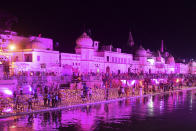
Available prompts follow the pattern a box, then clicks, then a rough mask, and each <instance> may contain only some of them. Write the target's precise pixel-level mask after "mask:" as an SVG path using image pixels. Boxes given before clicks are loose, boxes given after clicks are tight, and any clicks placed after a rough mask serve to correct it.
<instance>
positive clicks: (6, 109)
mask: <svg viewBox="0 0 196 131" xmlns="http://www.w3.org/2000/svg"><path fill="white" fill-rule="evenodd" d="M11 111H12V109H11V108H5V109H3V112H11Z"/></svg>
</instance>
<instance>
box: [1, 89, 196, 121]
mask: <svg viewBox="0 0 196 131" xmlns="http://www.w3.org/2000/svg"><path fill="white" fill-rule="evenodd" d="M193 89H196V87H190V88H184V89H177V90H174V91H166V92H161V93H153V94H147V95H141V96H140V95H138V96H131V97H123V98H115V99H110V100H103V101H99V102H92V103H84V104H76V105H70V106H61V107H56V108H47V109H40V110H34V111H29V112H28V111H27V112H21V113H10V114H5V115H1V116H0V118H5V117H11V116H19V115H28V114H33V113H42V112H48V111H55V110H65V109H67V110H69V109H73V108H76V107H82V106H87V105H96V104H102V103H110V102H115V101H121V100H125V99H135V98H140V97H147V96H154V95H160V94H168V93H171V92H179V91H182V90H193Z"/></svg>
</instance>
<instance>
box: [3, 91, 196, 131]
mask: <svg viewBox="0 0 196 131" xmlns="http://www.w3.org/2000/svg"><path fill="white" fill-rule="evenodd" d="M195 104H196V96H195V91H182V92H174V93H169V94H161V95H156V96H148V97H142V98H134V99H126V100H123V101H116V102H111V103H103V104H97V105H88V106H83V107H80V108H74V109H70V110H63V111H61V110H58V111H53V112H45V113H41V114H30V115H26V116H17V117H10V118H5V119H0V130H10V131H15V130H19V129H20V130H24V131H25V130H45V129H47V130H58V129H65V130H66V129H69V130H84V131H92V130H102V129H104V128H107V129H116V130H120V129H121V128H124V129H125V130H126V129H127V130H128V129H131V128H132V129H133V130H140V129H141V130H142V128H144V127H145V126H146V124H149V122H150V121H151V122H152V123H153V122H160V123H157V125H155V127H156V126H157V129H159V128H160V129H161V127H162V125H161V122H162V123H164V122H165V121H171V122H174V121H175V119H177V118H178V117H179V115H182V114H183V115H184V113H189V114H190V113H193V110H196V109H194V108H193V107H195V106H194V105H195ZM181 111H183V113H182V112H181ZM178 112H179V114H178ZM170 117H171V118H170ZM152 118H153V119H152ZM151 119H152V120H151ZM187 119H188V118H187ZM177 121H180V120H179V119H177ZM139 124H143V126H144V127H140V126H139ZM150 125H151V123H150ZM167 126H171V125H167ZM119 127H121V128H119ZM155 127H153V128H155ZM144 129H145V128H144ZM146 130H147V128H146Z"/></svg>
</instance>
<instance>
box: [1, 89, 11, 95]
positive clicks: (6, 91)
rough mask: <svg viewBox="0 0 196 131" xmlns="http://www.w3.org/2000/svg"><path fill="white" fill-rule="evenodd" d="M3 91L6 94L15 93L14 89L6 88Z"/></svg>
mask: <svg viewBox="0 0 196 131" xmlns="http://www.w3.org/2000/svg"><path fill="white" fill-rule="evenodd" d="M3 93H4V94H6V95H12V94H13V93H12V91H11V90H8V89H4V90H3Z"/></svg>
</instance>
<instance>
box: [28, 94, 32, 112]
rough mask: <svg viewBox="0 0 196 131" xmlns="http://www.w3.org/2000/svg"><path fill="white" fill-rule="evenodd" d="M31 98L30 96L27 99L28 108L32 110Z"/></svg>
mask: <svg viewBox="0 0 196 131" xmlns="http://www.w3.org/2000/svg"><path fill="white" fill-rule="evenodd" d="M32 102H33V101H32V98H31V97H30V98H29V99H28V110H30V111H31V110H32V109H33V107H32Z"/></svg>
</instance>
